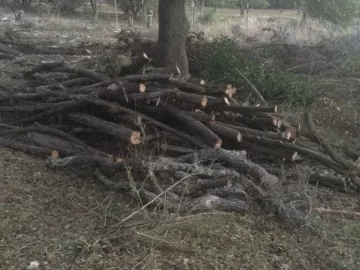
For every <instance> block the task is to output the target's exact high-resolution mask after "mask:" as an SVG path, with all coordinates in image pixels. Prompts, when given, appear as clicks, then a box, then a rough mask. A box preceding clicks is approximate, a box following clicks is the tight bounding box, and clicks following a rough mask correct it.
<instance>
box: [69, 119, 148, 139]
mask: <svg viewBox="0 0 360 270" xmlns="http://www.w3.org/2000/svg"><path fill="white" fill-rule="evenodd" d="M69 117H70V119H71V120H72V121H75V122H77V123H79V124H82V125H86V126H89V127H92V128H95V129H97V130H100V131H102V132H104V133H107V134H110V135H113V136H115V137H117V138H119V139H121V140H124V141H126V142H130V143H131V144H140V143H141V133H140V132H138V131H134V130H131V129H129V128H126V127H123V126H121V125H118V124H115V123H112V122H108V121H105V120H102V119H100V118H97V117H95V116H92V115H89V114H83V113H70V114H69Z"/></svg>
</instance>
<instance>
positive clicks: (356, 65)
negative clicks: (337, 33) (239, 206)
mask: <svg viewBox="0 0 360 270" xmlns="http://www.w3.org/2000/svg"><path fill="white" fill-rule="evenodd" d="M341 70H342V71H343V72H344V73H346V74H354V73H360V55H353V54H352V55H350V56H347V57H346V59H345V61H344V62H343V63H342V64H341Z"/></svg>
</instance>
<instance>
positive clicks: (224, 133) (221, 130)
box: [205, 121, 242, 142]
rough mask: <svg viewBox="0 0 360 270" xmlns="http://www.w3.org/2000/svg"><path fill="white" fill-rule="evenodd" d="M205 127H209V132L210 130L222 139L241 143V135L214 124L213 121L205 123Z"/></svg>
mask: <svg viewBox="0 0 360 270" xmlns="http://www.w3.org/2000/svg"><path fill="white" fill-rule="evenodd" d="M205 125H206V126H207V127H209V129H210V130H212V131H213V132H214V133H216V134H218V135H219V136H220V137H222V138H228V139H232V140H236V141H237V142H241V141H242V137H241V133H240V132H239V131H237V130H235V129H233V128H230V127H227V126H224V125H220V124H218V123H216V122H215V121H212V122H208V123H205Z"/></svg>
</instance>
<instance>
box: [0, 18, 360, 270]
mask: <svg viewBox="0 0 360 270" xmlns="http://www.w3.org/2000/svg"><path fill="white" fill-rule="evenodd" d="M44 20H45V23H39V24H38V25H37V26H34V27H33V28H32V29H31V30H32V31H31V33H27V35H29V38H30V37H32V38H36V39H37V40H39V39H43V40H52V41H56V42H58V43H59V44H65V45H69V44H70V45H71V44H77V42H85V43H86V42H94V43H96V42H99V43H101V44H107V43H110V44H111V43H113V42H115V39H113V27H112V26H111V27H109V25H106V24H101V23H100V24H98V25H95V26H93V25H87V24H86V23H85V22H84V21H82V20H80V19H77V20H75V19H72V20H62V19H60V18H45V19H44ZM77 38H78V39H77ZM29 40H31V39H29ZM60 59H63V60H65V61H77V60H79V59H78V58H75V57H73V56H68V57H65V58H63V57H61V56H54V55H52V56H49V55H47V56H44V55H42V56H39V55H25V56H24V57H23V58H21V59H19V60H15V61H9V60H1V65H0V66H1V69H2V70H1V71H2V73H1V74H0V76H1V77H0V79H1V82H2V87H3V89H2V90H8V89H9V88H11V87H18V88H22V87H25V86H26V85H27V81H25V80H22V79H21V76H19V73H20V72H21V71H24V70H28V69H30V68H31V67H33V65H34V64H37V63H38V62H39V61H40V60H46V61H50V60H60ZM49 79H51V78H49ZM328 82H329V80H328ZM331 85H333V88H330V87H328V86H327V89H328V90H329V91H330V90H331V89H332V90H331V93H329V96H331V95H333V97H332V98H333V99H336V97H339V96H340V94H341V93H340V94H339V93H338V92H336V91H335V90H336V89H341V87H345V86H346V89H351V90H352V93H353V95H354V96H353V97H354V98H357V97H358V89H359V87H358V86H357V84H351V87H350V85H346V84H344V83H341V82H340V81H339V80H336V84H335V83H332V84H331ZM352 87H353V88H352ZM344 91H345V90H344ZM346 93H348V92H346ZM346 96H347V95H346ZM345 100H346V99H343V100H342V102H345ZM349 104H350V103H349ZM330 105H331V106H330ZM330 105H329V104H328V105H327V107H333V106H332V104H330ZM345 105H346V104H345ZM324 106H325V105H324ZM348 106H349V108H348V110H349V111H351V109H352V110H354V111H356V110H358V108H355V107H354V105H353V104H352V103H351V106H350V105H348ZM317 109H318V110H319V111H324V110H325V109H324V108H322V107H321V106H320V105H318V106H316V107H315V108H313V110H315V111H316V110H317ZM320 109H321V110H320ZM335 111H337V110H336V109H335ZM330 115H334V113H324V114H323V117H319V119H318V121H319V122H318V124H319V125H320V126H328V127H329V128H331V127H335V126H337V125H338V123H337V122H336V123H335V122H334V121H333V120H332V118H331V117H330ZM346 115H348V114H346ZM339 121H340V120H339ZM352 121H353V122H354V121H355V122H356V121H357V120H356V119H355V120H352ZM356 123H357V122H356ZM342 130H344V128H342ZM0 172H1V173H0V221H1V222H0V269H7V270H9V269H13V270H17V269H26V266H28V265H29V264H30V262H32V261H38V262H39V263H40V269H274V270H275V269H284V270H285V269H289V270H290V269H291V270H292V269H295V270H296V269H299V270H300V269H310V270H317V269H321V270H326V269H334V270H338V269H340V270H341V269H344V270H345V269H348V270H355V269H360V258H359V250H360V227H359V225H358V224H359V221H358V219H357V220H356V219H351V218H347V217H344V216H330V215H320V214H318V213H317V212H316V211H315V208H316V207H330V208H336V209H346V210H350V211H359V209H358V207H359V206H358V202H357V199H358V198H357V197H356V196H355V195H354V196H353V195H349V194H342V193H338V192H334V191H330V190H328V189H326V188H315V187H307V189H308V194H309V196H311V197H312V199H313V200H312V201H313V211H312V212H311V215H310V217H311V219H312V220H313V222H314V226H313V227H312V228H308V227H305V228H300V229H294V228H290V227H287V226H286V225H285V224H284V223H283V222H282V221H281V220H277V218H276V217H274V216H270V215H267V214H266V213H264V212H263V211H262V210H260V209H258V208H257V207H255V206H254V207H253V208H252V209H251V210H250V211H249V212H248V213H247V214H246V215H235V214H224V213H210V214H207V215H205V214H204V215H194V216H185V217H179V216H177V215H176V213H175V214H174V213H173V214H169V213H167V212H166V211H163V210H162V209H147V210H146V211H142V212H139V213H138V214H137V215H135V216H134V217H133V218H132V219H130V220H128V221H126V222H121V220H122V219H123V218H125V217H127V216H128V215H129V214H131V213H133V212H134V211H136V209H138V207H139V206H138V205H137V203H135V202H133V201H132V199H131V198H130V197H128V196H126V194H121V193H114V192H111V191H108V190H106V189H105V188H103V187H102V186H101V185H100V184H99V183H97V182H95V181H94V180H93V179H88V178H79V177H76V176H74V175H66V174H64V173H62V172H55V171H52V170H49V169H47V168H46V166H45V162H44V161H42V160H40V159H34V158H32V157H29V156H27V155H25V154H22V153H18V152H12V151H8V150H6V149H2V148H0ZM299 177H300V176H299ZM297 181H300V179H294V183H295V185H296V182H297Z"/></svg>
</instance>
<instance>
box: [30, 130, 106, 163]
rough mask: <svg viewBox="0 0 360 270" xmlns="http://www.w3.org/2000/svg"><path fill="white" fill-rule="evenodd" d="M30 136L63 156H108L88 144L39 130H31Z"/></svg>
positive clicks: (35, 141) (37, 142)
mask: <svg viewBox="0 0 360 270" xmlns="http://www.w3.org/2000/svg"><path fill="white" fill-rule="evenodd" d="M28 138H29V139H30V140H31V141H32V142H33V143H34V144H36V145H38V146H41V147H44V148H48V149H52V150H56V151H57V152H58V153H59V154H60V155H61V156H73V155H86V156H101V157H108V155H107V154H105V153H103V152H101V151H98V150H96V149H94V148H92V147H89V146H86V145H83V144H82V145H79V144H76V143H73V142H71V141H67V140H64V139H62V138H56V137H52V136H48V135H44V134H40V133H37V132H29V133H28Z"/></svg>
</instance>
